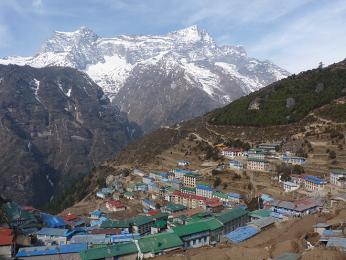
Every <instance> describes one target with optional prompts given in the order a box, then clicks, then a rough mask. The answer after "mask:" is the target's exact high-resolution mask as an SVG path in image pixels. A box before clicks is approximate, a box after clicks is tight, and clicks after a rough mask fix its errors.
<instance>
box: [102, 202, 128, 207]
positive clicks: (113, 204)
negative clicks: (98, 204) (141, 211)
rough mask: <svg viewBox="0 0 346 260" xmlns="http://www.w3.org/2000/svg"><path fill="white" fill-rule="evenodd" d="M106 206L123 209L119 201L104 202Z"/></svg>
mask: <svg viewBox="0 0 346 260" xmlns="http://www.w3.org/2000/svg"><path fill="white" fill-rule="evenodd" d="M106 203H107V204H108V205H110V206H112V207H116V208H124V207H125V206H124V205H123V204H122V203H121V202H120V201H119V200H109V201H107V202H106Z"/></svg>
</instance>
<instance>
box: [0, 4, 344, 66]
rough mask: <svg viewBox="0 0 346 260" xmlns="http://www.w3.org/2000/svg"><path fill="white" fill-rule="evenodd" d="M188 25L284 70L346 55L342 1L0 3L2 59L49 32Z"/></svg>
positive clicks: (35, 44)
mask: <svg viewBox="0 0 346 260" xmlns="http://www.w3.org/2000/svg"><path fill="white" fill-rule="evenodd" d="M194 24H197V25H198V26H199V27H201V28H203V29H206V30H207V31H208V32H209V33H210V34H211V35H212V36H213V37H214V39H215V40H216V41H217V43H218V44H231V45H243V46H244V47H245V49H246V50H247V51H248V53H249V55H251V56H253V57H256V58H259V59H269V60H271V61H273V62H275V63H276V64H278V65H280V66H282V67H284V68H286V69H287V70H289V71H290V72H299V71H301V70H304V69H308V68H312V67H316V66H317V64H318V62H319V61H323V62H324V63H325V64H329V63H333V62H337V61H340V60H343V59H344V58H346V1H345V0H0V57H3V56H9V55H33V54H35V53H36V52H37V50H38V49H39V47H40V45H41V43H42V42H43V41H44V40H45V39H47V38H49V37H50V36H51V35H52V33H53V31H55V30H57V31H73V30H76V29H78V28H79V27H81V26H87V27H89V28H91V29H93V30H94V31H95V32H96V33H97V34H98V35H100V36H108V37H110V36H115V35H119V34H164V33H167V32H169V31H172V30H176V29H180V28H184V27H187V26H190V25H194Z"/></svg>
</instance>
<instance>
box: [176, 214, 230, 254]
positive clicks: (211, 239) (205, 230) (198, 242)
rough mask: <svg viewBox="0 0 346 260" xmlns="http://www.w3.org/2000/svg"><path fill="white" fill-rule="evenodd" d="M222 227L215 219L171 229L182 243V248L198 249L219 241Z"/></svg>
mask: <svg viewBox="0 0 346 260" xmlns="http://www.w3.org/2000/svg"><path fill="white" fill-rule="evenodd" d="M222 230H223V225H222V223H221V222H220V221H219V220H217V219H216V218H209V219H206V220H200V221H197V222H192V223H188V224H185V225H179V226H177V227H174V228H173V231H174V233H175V234H177V235H178V236H179V237H180V239H181V240H182V241H183V243H184V248H186V249H188V248H198V247H202V246H207V245H209V244H211V243H216V242H219V241H220V237H221V235H222Z"/></svg>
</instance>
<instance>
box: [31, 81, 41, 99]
mask: <svg viewBox="0 0 346 260" xmlns="http://www.w3.org/2000/svg"><path fill="white" fill-rule="evenodd" d="M30 85H31V88H32V89H33V90H34V94H35V99H36V100H37V101H38V102H40V103H41V100H40V97H39V95H38V91H39V89H40V81H39V80H37V79H33V81H32V82H31V84H30Z"/></svg>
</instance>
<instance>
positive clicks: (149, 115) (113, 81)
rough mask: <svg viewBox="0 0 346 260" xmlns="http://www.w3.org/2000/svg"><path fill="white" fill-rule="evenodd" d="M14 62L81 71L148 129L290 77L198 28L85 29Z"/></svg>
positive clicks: (7, 60) (8, 60)
mask: <svg viewBox="0 0 346 260" xmlns="http://www.w3.org/2000/svg"><path fill="white" fill-rule="evenodd" d="M10 63H14V64H19V65H24V64H25V65H30V66H33V67H44V66H55V65H57V66H68V67H73V68H76V69H79V70H82V71H84V72H86V73H87V74H88V75H89V76H90V77H91V78H92V79H93V80H94V81H95V82H96V83H97V84H98V85H99V86H101V88H102V89H103V90H104V92H105V94H106V95H107V96H108V97H109V98H110V99H111V100H113V103H114V104H116V105H118V106H119V107H120V108H121V110H123V111H125V112H127V113H128V114H129V118H130V119H131V120H134V121H136V122H137V123H139V124H140V125H142V126H143V128H144V130H152V129H154V128H157V127H159V126H161V125H163V124H170V123H173V122H177V121H179V120H184V119H188V118H191V117H193V116H197V115H201V114H202V113H205V112H207V111H209V110H211V109H213V108H216V107H219V106H222V105H225V104H227V103H229V102H230V101H232V100H234V99H236V98H239V97H240V96H243V95H246V94H248V93H250V92H252V91H255V90H258V89H260V88H262V87H264V86H266V85H268V84H270V83H272V82H274V81H277V80H279V79H282V78H284V77H286V76H288V75H289V73H288V72H287V71H285V70H283V69H281V68H280V67H278V66H276V65H274V64H273V63H271V62H269V61H259V60H257V59H254V58H250V57H248V56H247V53H246V51H245V50H244V48H242V47H240V46H218V45H217V44H216V43H215V41H214V40H213V38H212V37H211V36H210V35H209V34H208V33H207V32H206V31H204V30H201V29H199V28H198V27H197V26H191V27H188V28H185V29H182V30H178V31H175V32H171V33H168V34H166V35H158V36H126V35H121V36H116V37H114V38H102V37H99V36H97V35H96V34H95V33H94V32H93V31H92V30H90V29H88V28H85V27H82V28H80V29H79V30H77V31H75V32H55V33H54V35H53V36H52V38H51V39H49V40H47V41H46V42H45V43H44V44H43V45H42V47H41V49H40V51H39V52H38V53H37V54H36V55H35V56H33V57H7V58H4V59H0V64H10Z"/></svg>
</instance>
